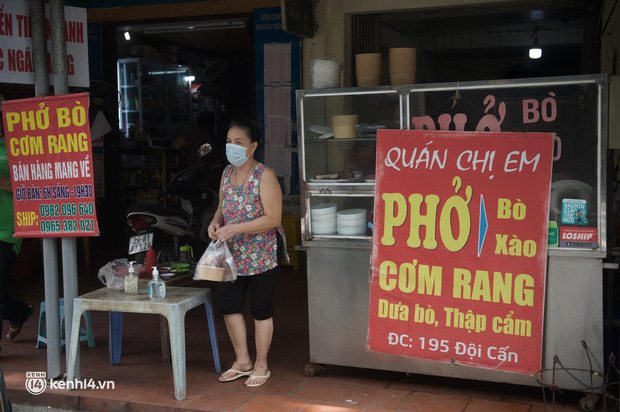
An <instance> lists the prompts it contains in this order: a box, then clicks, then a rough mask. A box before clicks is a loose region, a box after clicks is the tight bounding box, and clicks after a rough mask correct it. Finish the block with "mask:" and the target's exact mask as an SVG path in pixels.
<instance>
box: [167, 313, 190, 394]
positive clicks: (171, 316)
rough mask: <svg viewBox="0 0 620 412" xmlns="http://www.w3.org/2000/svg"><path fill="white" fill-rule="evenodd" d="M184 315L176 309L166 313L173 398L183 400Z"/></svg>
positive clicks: (184, 390) (184, 389)
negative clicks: (170, 353)
mask: <svg viewBox="0 0 620 412" xmlns="http://www.w3.org/2000/svg"><path fill="white" fill-rule="evenodd" d="M184 317H185V313H181V311H180V310H178V309H172V310H171V311H170V312H168V326H169V329H170V349H172V377H173V378H174V397H175V398H176V399H177V400H179V401H182V400H183V399H185V392H186V387H185V319H184Z"/></svg>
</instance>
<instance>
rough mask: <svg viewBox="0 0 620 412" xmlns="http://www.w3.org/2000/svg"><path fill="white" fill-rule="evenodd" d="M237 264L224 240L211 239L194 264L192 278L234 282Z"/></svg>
mask: <svg viewBox="0 0 620 412" xmlns="http://www.w3.org/2000/svg"><path fill="white" fill-rule="evenodd" d="M237 275H238V273H237V265H236V264H235V260H234V259H233V256H232V253H230V249H228V245H227V244H226V242H221V241H219V240H214V241H212V242H211V243H210V244H209V246H207V250H205V252H204V253H203V254H202V257H201V258H200V260H199V261H198V264H197V265H196V271H195V272H194V280H213V281H215V282H234V281H235V280H237Z"/></svg>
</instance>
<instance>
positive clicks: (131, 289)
mask: <svg viewBox="0 0 620 412" xmlns="http://www.w3.org/2000/svg"><path fill="white" fill-rule="evenodd" d="M134 263H136V262H129V270H128V273H127V276H125V293H129V294H132V295H137V294H138V276H136V273H135V269H134V268H133V264H134Z"/></svg>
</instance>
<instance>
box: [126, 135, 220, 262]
mask: <svg viewBox="0 0 620 412" xmlns="http://www.w3.org/2000/svg"><path fill="white" fill-rule="evenodd" d="M211 151H212V147H211V145H209V144H208V143H207V144H205V145H203V146H201V148H200V150H199V153H198V154H199V156H201V157H204V156H206V155H208V154H209V153H210V152H211ZM224 167H225V165H224V164H223V163H221V162H219V161H216V162H214V163H203V164H200V165H198V166H195V167H190V168H187V169H185V170H182V171H181V172H179V173H178V174H176V175H175V176H174V178H173V179H172V180H171V181H170V183H168V184H167V185H166V186H165V187H164V188H163V189H162V190H161V193H160V197H163V196H166V195H168V196H179V198H180V204H181V207H180V208H179V207H165V206H144V205H135V206H132V207H130V208H129V209H128V213H127V224H128V225H129V226H130V227H131V229H132V230H133V231H134V233H135V236H132V237H131V238H130V239H129V252H128V254H129V256H130V258H132V259H133V260H135V261H137V262H140V263H141V262H143V261H144V257H145V255H146V251H148V250H149V249H150V248H151V247H153V249H154V250H155V251H156V252H157V263H158V264H160V263H168V262H173V261H178V260H179V249H180V247H181V246H183V245H185V244H189V245H192V247H193V250H194V251H195V253H197V255H198V256H200V255H201V254H202V251H203V250H204V249H205V248H206V245H207V244H208V242H209V237H208V234H207V228H208V225H209V223H210V222H211V220H212V218H213V215H214V214H215V212H216V210H217V206H218V203H219V196H218V191H219V183H220V177H221V175H222V171H223V169H224Z"/></svg>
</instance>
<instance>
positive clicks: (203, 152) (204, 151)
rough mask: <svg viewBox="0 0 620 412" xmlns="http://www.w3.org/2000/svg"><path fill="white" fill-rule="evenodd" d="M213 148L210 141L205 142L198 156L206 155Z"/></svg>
mask: <svg viewBox="0 0 620 412" xmlns="http://www.w3.org/2000/svg"><path fill="white" fill-rule="evenodd" d="M212 150H213V147H211V145H210V144H209V143H205V144H203V145H202V146H200V148H199V149H198V156H200V157H202V156H206V155H208V154H209V153H211V151H212Z"/></svg>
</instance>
